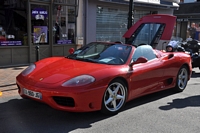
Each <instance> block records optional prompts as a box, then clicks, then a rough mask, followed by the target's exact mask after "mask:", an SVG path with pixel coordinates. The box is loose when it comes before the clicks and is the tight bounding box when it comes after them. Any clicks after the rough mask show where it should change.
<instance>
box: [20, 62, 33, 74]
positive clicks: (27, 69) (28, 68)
mask: <svg viewBox="0 0 200 133" xmlns="http://www.w3.org/2000/svg"><path fill="white" fill-rule="evenodd" d="M34 69H35V64H31V65H30V66H29V67H27V68H26V69H25V70H24V71H22V73H21V74H22V75H23V76H27V75H28V74H30V73H31V72H32V71H33V70H34Z"/></svg>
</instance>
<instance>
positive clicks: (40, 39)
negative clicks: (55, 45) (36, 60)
mask: <svg viewBox="0 0 200 133" xmlns="http://www.w3.org/2000/svg"><path fill="white" fill-rule="evenodd" d="M47 30H48V28H47V26H33V32H34V33H33V36H34V43H48V42H47V40H48V34H47V32H48V31H47Z"/></svg>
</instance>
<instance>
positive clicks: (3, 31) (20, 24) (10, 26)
mask: <svg viewBox="0 0 200 133" xmlns="http://www.w3.org/2000/svg"><path fill="white" fill-rule="evenodd" d="M24 45H28V44H27V2H26V1H24V0H15V1H8V0H1V1H0V46H24Z"/></svg>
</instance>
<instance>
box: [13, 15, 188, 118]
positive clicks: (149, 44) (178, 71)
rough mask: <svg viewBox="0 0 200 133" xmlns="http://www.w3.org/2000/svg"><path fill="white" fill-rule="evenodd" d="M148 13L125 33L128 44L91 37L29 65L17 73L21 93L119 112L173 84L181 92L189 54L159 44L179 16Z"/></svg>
mask: <svg viewBox="0 0 200 133" xmlns="http://www.w3.org/2000/svg"><path fill="white" fill-rule="evenodd" d="M146 17H147V18H151V19H146ZM146 17H144V18H142V19H141V20H139V23H141V24H138V23H136V25H137V28H131V29H130V30H129V31H127V33H126V34H125V35H124V37H125V38H127V39H129V40H128V43H129V44H121V43H119V42H118V43H106V42H92V43H89V44H87V45H85V46H83V47H82V48H80V49H77V50H75V51H74V52H73V53H72V54H70V55H68V56H67V57H50V58H46V59H43V60H40V61H38V62H35V63H34V64H32V65H30V66H29V67H28V68H27V69H25V70H24V71H23V72H22V73H21V74H19V75H18V76H17V78H16V79H17V80H16V82H17V86H18V88H19V94H20V95H21V96H22V97H23V98H30V99H33V100H36V101H39V102H44V103H46V104H48V105H50V106H51V107H53V108H55V109H59V110H65V111H71V112H89V111H96V110H101V111H102V112H103V113H106V114H116V113H118V112H119V111H120V110H121V109H122V107H123V106H124V105H125V103H126V102H128V101H130V100H132V99H134V98H137V97H140V96H143V95H146V94H150V93H153V92H157V91H161V90H165V89H169V88H174V90H176V91H179V92H181V91H183V90H184V89H185V88H186V86H187V82H188V80H189V79H190V76H191V71H192V67H191V58H190V56H189V55H188V54H185V53H183V52H176V53H175V52H174V53H173V52H162V51H161V50H156V49H155V48H156V47H158V44H159V41H160V40H163V38H164V40H165V42H166V41H167V39H168V40H170V38H169V37H168V38H166V37H163V36H162V35H163V34H164V35H166V32H167V33H168V32H169V31H168V30H171V32H170V33H172V29H173V28H172V27H173V25H172V24H171V23H173V22H175V19H174V18H175V17H174V16H169V15H150V16H146ZM169 18H170V19H171V21H169V22H167V21H166V22H163V19H164V20H165V19H169ZM154 19H156V20H154ZM146 20H148V21H146ZM145 21H146V22H145ZM149 21H150V22H149ZM169 25H171V29H170V27H169ZM133 27H134V26H133ZM166 27H168V28H166ZM130 32H132V34H130ZM166 36H168V35H166Z"/></svg>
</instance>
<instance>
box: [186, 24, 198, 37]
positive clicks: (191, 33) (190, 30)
mask: <svg viewBox="0 0 200 133" xmlns="http://www.w3.org/2000/svg"><path fill="white" fill-rule="evenodd" d="M195 34H196V27H195V23H194V22H193V23H191V26H190V28H188V30H187V35H188V38H192V39H195Z"/></svg>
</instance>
